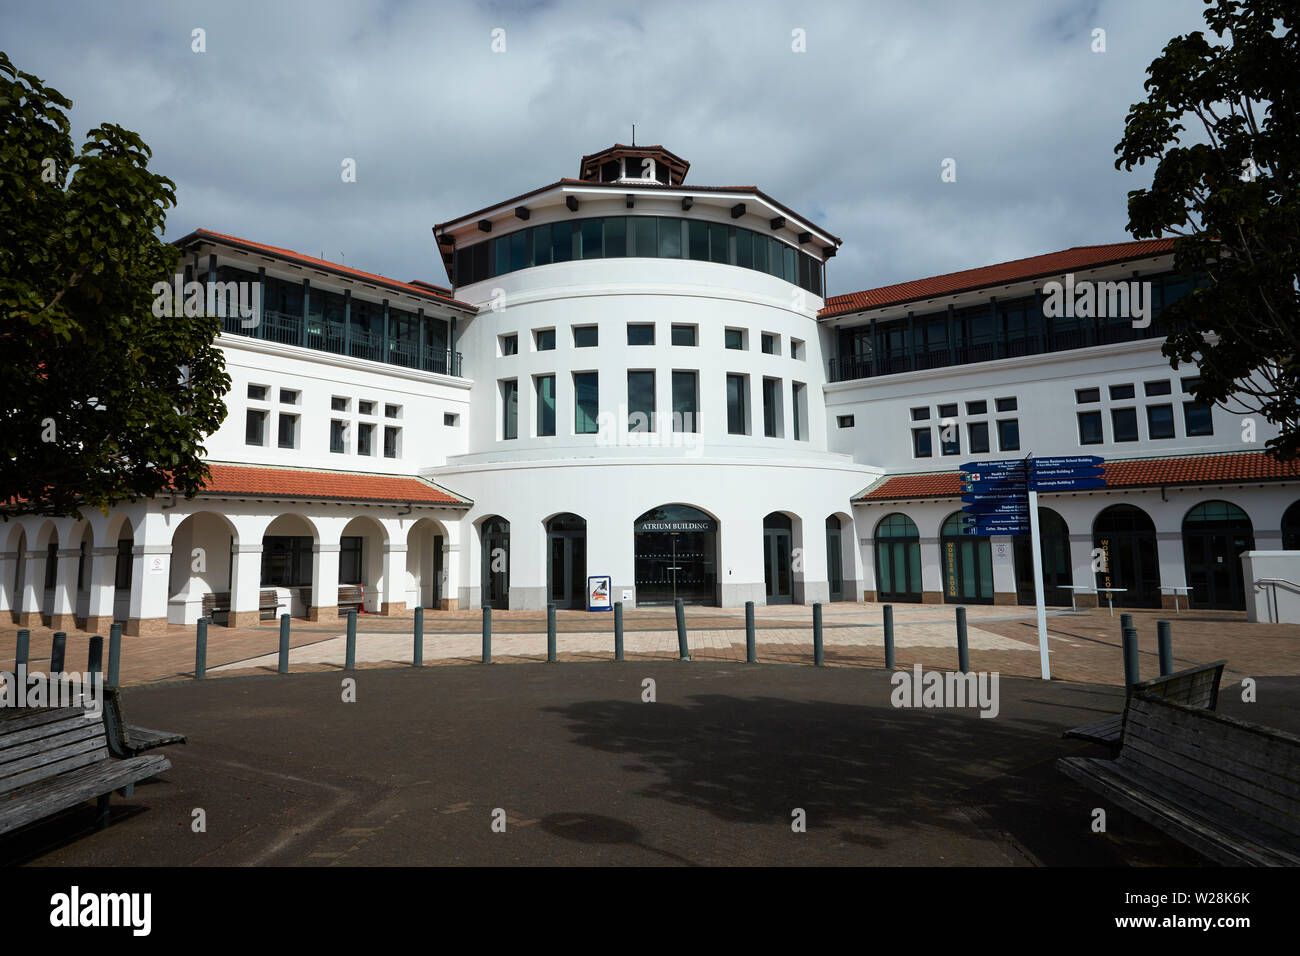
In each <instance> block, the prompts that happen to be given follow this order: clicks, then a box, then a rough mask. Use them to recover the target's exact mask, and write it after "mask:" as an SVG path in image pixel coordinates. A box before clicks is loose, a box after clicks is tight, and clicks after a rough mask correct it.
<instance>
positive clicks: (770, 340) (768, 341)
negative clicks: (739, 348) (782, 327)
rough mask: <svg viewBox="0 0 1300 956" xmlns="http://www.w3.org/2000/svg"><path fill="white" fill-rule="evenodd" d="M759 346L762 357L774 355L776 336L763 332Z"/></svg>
mask: <svg viewBox="0 0 1300 956" xmlns="http://www.w3.org/2000/svg"><path fill="white" fill-rule="evenodd" d="M759 345H760V347H761V348H762V350H763V354H764V355H776V354H777V349H776V336H775V335H773V334H772V333H770V332H764V333H763V334H762V336H761V337H760V340H759Z"/></svg>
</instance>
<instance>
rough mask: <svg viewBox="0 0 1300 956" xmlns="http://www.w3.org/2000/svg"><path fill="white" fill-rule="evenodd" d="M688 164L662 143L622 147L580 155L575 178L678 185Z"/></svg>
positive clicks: (597, 181)
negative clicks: (580, 158)
mask: <svg viewBox="0 0 1300 956" xmlns="http://www.w3.org/2000/svg"><path fill="white" fill-rule="evenodd" d="M690 168H691V164H690V163H688V162H687V161H686V160H684V159H682V158H681V157H680V156H677V155H676V154H674V153H671V152H669V151H668V150H666V149H664V148H663V147H662V146H624V145H623V144H622V143H615V144H614V145H613V146H611V147H609V148H608V149H602V150H601V151H600V152H598V153H592V154H591V155H589V156H584V157H582V166H581V168H580V169H579V170H578V178H579V179H581V180H582V181H583V182H588V183H628V182H640V183H645V182H657V183H660V184H662V185H664V186H680V185H681V184H682V182H683V181H684V180H685V179H686V171H687V170H688V169H690Z"/></svg>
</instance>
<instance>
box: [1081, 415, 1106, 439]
mask: <svg viewBox="0 0 1300 956" xmlns="http://www.w3.org/2000/svg"><path fill="white" fill-rule="evenodd" d="M1102 440H1103V439H1102V434H1101V412H1079V444H1080V445H1100V444H1101V443H1102Z"/></svg>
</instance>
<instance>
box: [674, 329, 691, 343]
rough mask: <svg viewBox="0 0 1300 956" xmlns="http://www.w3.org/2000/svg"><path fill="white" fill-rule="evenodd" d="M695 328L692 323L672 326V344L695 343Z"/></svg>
mask: <svg viewBox="0 0 1300 956" xmlns="http://www.w3.org/2000/svg"><path fill="white" fill-rule="evenodd" d="M695 337H696V329H695V326H693V325H674V326H673V345H695V344H696V340H695Z"/></svg>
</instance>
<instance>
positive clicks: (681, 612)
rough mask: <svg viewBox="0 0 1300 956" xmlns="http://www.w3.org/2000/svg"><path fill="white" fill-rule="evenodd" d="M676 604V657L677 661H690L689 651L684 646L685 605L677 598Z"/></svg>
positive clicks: (685, 645)
mask: <svg viewBox="0 0 1300 956" xmlns="http://www.w3.org/2000/svg"><path fill="white" fill-rule="evenodd" d="M675 603H676V610H677V657H678V660H683V661H689V660H690V659H691V649H690V647H688V646H687V644H686V605H685V604H683V603H682V599H681V598H678V599H677V601H676V602H675Z"/></svg>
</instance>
